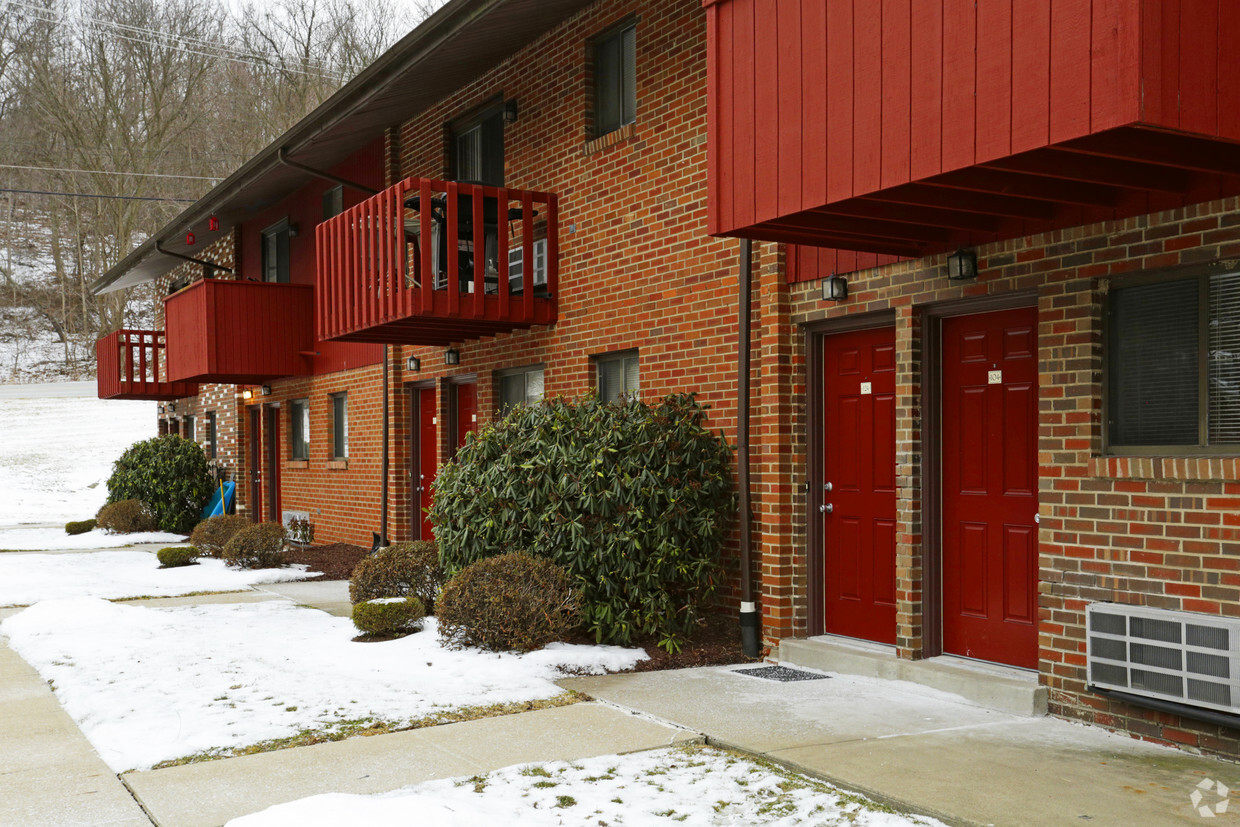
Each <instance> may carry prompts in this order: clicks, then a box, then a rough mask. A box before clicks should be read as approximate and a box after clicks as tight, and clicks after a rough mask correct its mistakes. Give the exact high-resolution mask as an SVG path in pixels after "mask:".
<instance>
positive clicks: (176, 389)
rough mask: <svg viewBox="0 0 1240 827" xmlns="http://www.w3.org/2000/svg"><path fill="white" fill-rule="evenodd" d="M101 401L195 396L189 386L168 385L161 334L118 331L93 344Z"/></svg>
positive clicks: (191, 386)
mask: <svg viewBox="0 0 1240 827" xmlns="http://www.w3.org/2000/svg"><path fill="white" fill-rule="evenodd" d="M95 358H96V359H97V366H98V370H97V372H96V381H97V382H98V387H99V398H100V399H152V400H156V401H164V400H169V399H180V398H181V397H184V396H197V395H198V386H197V385H196V384H193V383H192V382H169V381H168V380H167V371H166V361H165V358H164V332H163V331H162V330H118V331H116V332H115V333H111V334H109V335H107V336H104V337H103V338H102V339H100V340H99V341H98V342H96V343H95Z"/></svg>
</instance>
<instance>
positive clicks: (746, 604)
mask: <svg viewBox="0 0 1240 827" xmlns="http://www.w3.org/2000/svg"><path fill="white" fill-rule="evenodd" d="M752 254H753V242H752V241H750V240H749V239H747V238H742V239H741V261H740V276H739V278H738V279H737V281H738V289H739V295H738V297H737V298H738V299H739V301H738V302H737V303H738V304H739V306H740V310H739V314H740V318H739V320H738V321H739V322H740V325H739V326H740V335H739V336H738V337H737V338H738V343H737V353H736V389H737V397H738V398H737V404H736V465H737V469H736V474H737V487H738V488H739V489H740V519H741V525H740V529H741V651H742V652H744V654H745V657H747V658H756V657H757V656H758V610H757V606H756V605H755V603H754V600H753V583H752V582H751V580H752V578H751V576H750V571H749V569H750V559H749V554H750V544H751V543H752V537H751V523H752V520H751V517H750V512H749V313H750V304H751V297H750V290H751V288H752V286H753V255H752Z"/></svg>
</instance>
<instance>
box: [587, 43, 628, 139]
mask: <svg viewBox="0 0 1240 827" xmlns="http://www.w3.org/2000/svg"><path fill="white" fill-rule="evenodd" d="M635 120H637V24H636V22H629V23H627V24H625V25H623V26H620V27H619V28H617V29H614V30H612V31H610V32H608V33H606V34H604V35H602V36H601V37H599V38H598V40H596V41H595V42H594V134H595V137H598V136H600V135H606V134H607V133H608V132H614V131H615V130H617V129H619V128H620V127H622V126H624V125H625V124H630V123H633V122H634V121H635Z"/></svg>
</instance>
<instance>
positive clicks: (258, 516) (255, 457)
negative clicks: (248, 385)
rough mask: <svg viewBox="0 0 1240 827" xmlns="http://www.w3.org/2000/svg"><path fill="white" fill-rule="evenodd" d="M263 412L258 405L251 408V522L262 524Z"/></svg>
mask: <svg viewBox="0 0 1240 827" xmlns="http://www.w3.org/2000/svg"><path fill="white" fill-rule="evenodd" d="M261 433H262V410H261V409H260V408H259V407H258V406H257V405H252V406H251V407H250V433H249V437H250V520H251V521H252V522H255V523H257V522H261V521H262V519H263V447H262V445H263V444H262V439H261V437H260V436H259V434H261Z"/></svg>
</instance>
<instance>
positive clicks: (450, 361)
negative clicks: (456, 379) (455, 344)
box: [443, 348, 461, 365]
mask: <svg viewBox="0 0 1240 827" xmlns="http://www.w3.org/2000/svg"><path fill="white" fill-rule="evenodd" d="M443 363H444V364H445V365H459V364H460V363H461V352H460V351H459V350H456V349H455V348H448V349H447V350H445V351H444V352H443Z"/></svg>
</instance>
